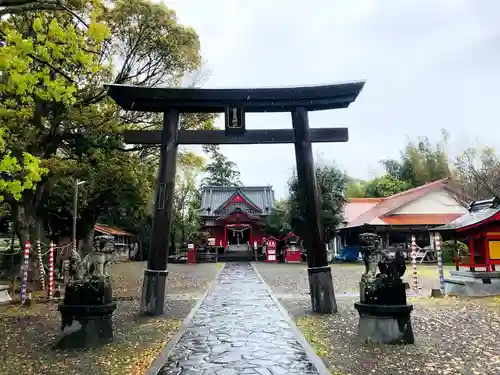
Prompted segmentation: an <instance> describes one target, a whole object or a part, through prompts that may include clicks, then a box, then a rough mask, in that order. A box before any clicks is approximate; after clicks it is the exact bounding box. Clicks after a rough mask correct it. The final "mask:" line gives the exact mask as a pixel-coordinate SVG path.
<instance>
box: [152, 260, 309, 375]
mask: <svg viewBox="0 0 500 375" xmlns="http://www.w3.org/2000/svg"><path fill="white" fill-rule="evenodd" d="M159 374H161V375H179V374H182V375H188V374H199V375H233V374H256V375H281V374H302V375H308V374H309V375H313V374H314V375H317V374H318V372H317V370H316V368H315V367H314V366H313V365H312V363H311V362H310V360H309V359H308V358H307V355H306V353H305V351H304V348H303V347H302V346H301V344H300V343H299V341H298V340H297V338H296V336H295V334H294V332H293V331H292V329H291V328H290V326H289V324H288V321H287V320H286V319H285V318H284V317H283V315H282V314H281V312H280V310H279V309H278V307H277V306H276V304H275V303H274V301H273V299H272V298H271V297H270V295H269V293H268V291H267V288H266V285H265V283H263V282H262V280H261V279H260V278H259V277H258V275H257V274H256V272H255V271H254V269H253V268H252V266H251V265H250V264H248V263H228V264H227V265H226V266H225V268H224V269H223V270H222V272H221V274H220V275H219V280H218V284H217V285H216V286H215V288H214V289H213V290H212V292H211V293H210V294H209V295H208V296H207V298H206V299H205V301H203V303H202V304H201V306H200V308H199V310H198V311H197V312H196V314H195V315H194V318H193V320H192V321H191V323H190V325H189V326H188V327H187V329H186V331H185V332H184V334H183V335H182V337H181V338H180V340H179V342H178V343H177V345H175V347H174V349H173V352H172V353H171V354H170V356H169V359H168V360H167V363H165V364H164V365H163V367H162V369H161V370H160V372H159Z"/></svg>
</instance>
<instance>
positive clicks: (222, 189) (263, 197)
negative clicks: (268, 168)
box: [199, 186, 276, 217]
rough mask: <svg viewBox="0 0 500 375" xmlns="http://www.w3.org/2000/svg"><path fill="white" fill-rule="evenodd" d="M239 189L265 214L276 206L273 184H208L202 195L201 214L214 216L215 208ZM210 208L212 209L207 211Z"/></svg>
mask: <svg viewBox="0 0 500 375" xmlns="http://www.w3.org/2000/svg"><path fill="white" fill-rule="evenodd" d="M238 190H239V192H240V193H241V194H242V196H243V197H244V198H245V199H246V200H248V201H249V202H248V203H251V204H253V205H255V206H256V207H257V208H259V209H260V210H261V211H262V212H263V213H264V214H266V213H267V212H269V210H271V209H272V208H274V206H275V202H276V199H275V197H274V190H273V188H272V186H239V187H236V186H206V187H204V188H203V191H202V195H201V208H200V211H199V212H200V215H201V216H205V217H213V216H214V212H215V210H217V208H219V207H220V206H221V205H222V204H224V203H225V202H226V201H227V200H228V199H229V198H231V197H232V196H233V194H234V193H236V191H238ZM208 208H210V211H207V209H208ZM266 208H267V210H266Z"/></svg>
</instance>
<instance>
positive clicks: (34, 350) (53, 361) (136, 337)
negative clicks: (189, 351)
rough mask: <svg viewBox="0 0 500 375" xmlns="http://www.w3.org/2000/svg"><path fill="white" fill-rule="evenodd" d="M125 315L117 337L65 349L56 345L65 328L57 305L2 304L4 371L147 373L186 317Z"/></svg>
mask: <svg viewBox="0 0 500 375" xmlns="http://www.w3.org/2000/svg"><path fill="white" fill-rule="evenodd" d="M117 318H118V319H120V317H117ZM122 318H123V317H122ZM123 319H124V320H128V321H127V322H121V323H120V322H118V324H117V327H115V341H114V342H112V343H110V344H108V345H104V346H102V347H100V348H97V349H85V350H67V351H60V350H55V349H54V348H53V345H54V343H55V341H56V335H57V333H58V332H59V328H60V316H59V313H58V312H57V310H56V307H55V305H53V304H38V305H37V304H35V305H33V306H31V307H19V306H8V307H5V308H1V309H0V331H2V335H1V339H0V357H2V358H3V361H2V366H1V367H0V375H14V374H16V375H17V374H23V375H39V374H44V375H56V374H57V375H60V374H64V375H73V374H74V375H119V374H120V375H136V374H145V373H146V372H147V369H148V368H149V366H150V365H151V363H152V361H153V360H154V359H155V358H156V357H157V355H158V354H159V352H160V351H161V350H162V349H163V347H164V346H165V344H166V342H167V340H169V339H170V338H171V337H172V336H173V335H174V334H175V332H177V330H178V329H179V327H180V325H181V319H172V318H158V319H133V318H126V317H125V318H123Z"/></svg>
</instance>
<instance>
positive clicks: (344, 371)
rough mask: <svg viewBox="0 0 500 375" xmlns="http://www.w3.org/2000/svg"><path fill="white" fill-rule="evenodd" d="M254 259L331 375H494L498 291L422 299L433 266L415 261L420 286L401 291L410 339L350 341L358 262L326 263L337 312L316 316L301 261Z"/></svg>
mask: <svg viewBox="0 0 500 375" xmlns="http://www.w3.org/2000/svg"><path fill="white" fill-rule="evenodd" d="M256 266H257V269H258V271H259V272H260V273H261V275H262V276H263V277H264V279H265V280H266V281H267V283H268V284H269V285H270V286H271V288H272V289H273V291H274V292H275V293H276V296H277V297H278V298H280V300H281V302H282V303H283V305H284V306H285V307H286V308H287V309H288V311H289V312H290V313H291V314H292V315H293V316H294V318H295V320H296V323H297V325H298V326H299V328H300V329H301V330H302V332H303V333H304V335H305V336H306V338H307V339H308V340H309V341H310V342H311V344H312V346H313V347H314V348H315V349H316V351H317V352H318V354H319V355H320V356H321V357H322V358H323V360H324V361H325V363H327V365H328V367H329V369H330V372H331V373H332V374H334V375H365V374H374V375H393V374H405V375H417V374H418V375H427V374H444V375H479V374H481V375H499V374H500V336H498V332H499V331H500V314H499V313H500V298H498V297H496V298H482V299H458V298H444V299H431V298H428V297H426V296H427V295H428V291H429V290H430V289H431V288H432V287H436V286H437V284H438V281H437V280H438V278H437V271H436V270H435V266H434V267H432V266H419V275H420V282H421V285H422V287H423V293H422V296H420V297H413V298H409V301H410V302H411V303H412V304H413V305H414V307H415V309H414V312H413V313H412V324H413V330H414V333H415V338H416V344H415V345H407V346H383V345H382V346H371V345H360V344H357V343H356V332H357V324H358V315H357V311H356V310H355V309H354V307H353V303H354V301H355V300H356V298H354V297H353V295H352V292H353V291H355V290H356V286H357V283H358V281H359V277H360V275H361V273H362V270H363V267H362V266H361V265H332V274H333V281H334V287H335V292H336V295H337V303H338V307H339V312H338V314H335V315H323V316H320V315H313V314H311V313H310V300H309V296H308V281H307V270H306V266H305V265H302V264H298V265H286V264H268V263H258V264H256Z"/></svg>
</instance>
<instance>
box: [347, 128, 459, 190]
mask: <svg viewBox="0 0 500 375" xmlns="http://www.w3.org/2000/svg"><path fill="white" fill-rule="evenodd" d="M447 141H448V133H447V132H446V131H445V130H442V131H441V140H440V141H438V142H437V143H435V144H432V143H431V142H430V141H429V139H428V138H427V137H419V138H418V139H417V140H416V141H411V142H408V144H407V145H406V147H405V148H404V150H403V151H402V152H401V158H400V160H396V159H386V160H382V161H381V162H380V163H381V164H382V165H383V166H384V169H385V172H386V173H385V174H384V175H383V176H380V177H376V178H374V179H372V180H370V181H356V180H353V179H348V188H347V194H348V196H349V197H350V198H362V197H387V196H391V195H393V194H397V193H400V192H402V191H405V190H408V189H411V188H414V187H418V186H421V185H424V184H427V183H429V182H432V181H436V180H440V179H442V178H446V177H452V171H451V169H450V163H449V160H448V155H447V152H446V145H447Z"/></svg>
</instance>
